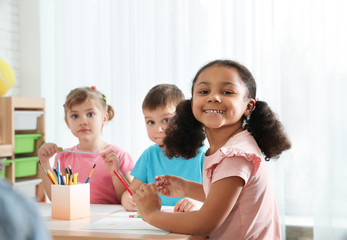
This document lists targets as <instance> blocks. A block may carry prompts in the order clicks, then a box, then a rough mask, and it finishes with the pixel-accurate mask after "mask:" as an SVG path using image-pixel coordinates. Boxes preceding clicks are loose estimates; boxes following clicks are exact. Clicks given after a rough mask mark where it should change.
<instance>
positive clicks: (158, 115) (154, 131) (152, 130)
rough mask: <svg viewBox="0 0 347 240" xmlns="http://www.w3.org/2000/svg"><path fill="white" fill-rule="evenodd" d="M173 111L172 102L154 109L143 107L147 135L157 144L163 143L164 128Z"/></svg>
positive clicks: (174, 108) (174, 109)
mask: <svg viewBox="0 0 347 240" xmlns="http://www.w3.org/2000/svg"><path fill="white" fill-rule="evenodd" d="M175 111H176V107H175V105H173V104H169V105H167V106H165V107H158V108H156V109H155V110H151V109H148V108H144V109H143V115H144V117H145V122H146V128H147V134H148V137H149V139H151V140H152V141H153V142H155V143H156V144H158V145H159V146H162V145H163V140H164V138H165V136H166V135H165V129H166V128H167V126H168V122H169V120H170V118H171V117H172V116H173V114H174V113H175Z"/></svg>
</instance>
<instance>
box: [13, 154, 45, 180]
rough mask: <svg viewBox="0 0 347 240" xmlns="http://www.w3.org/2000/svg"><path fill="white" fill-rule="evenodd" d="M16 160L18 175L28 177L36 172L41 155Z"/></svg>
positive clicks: (16, 172)
mask: <svg viewBox="0 0 347 240" xmlns="http://www.w3.org/2000/svg"><path fill="white" fill-rule="evenodd" d="M14 161H15V176H16V177H28V176H33V175H35V174H36V172H37V162H38V161H39V157H37V156H36V157H24V158H16V159H15V160H14Z"/></svg>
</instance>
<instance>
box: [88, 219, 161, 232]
mask: <svg viewBox="0 0 347 240" xmlns="http://www.w3.org/2000/svg"><path fill="white" fill-rule="evenodd" d="M83 229H89V230H91V229H93V230H130V229H131V230H156V231H159V232H162V233H163V234H166V233H168V232H167V231H164V230H161V229H159V228H156V227H154V226H152V225H150V224H149V223H147V222H145V221H143V220H142V219H141V218H129V217H127V218H122V217H120V218H116V217H105V218H103V219H100V220H99V221H96V222H94V223H92V224H89V225H88V226H86V227H84V228H83Z"/></svg>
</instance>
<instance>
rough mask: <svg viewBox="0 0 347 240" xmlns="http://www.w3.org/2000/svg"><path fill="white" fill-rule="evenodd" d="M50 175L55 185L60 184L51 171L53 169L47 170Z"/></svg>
mask: <svg viewBox="0 0 347 240" xmlns="http://www.w3.org/2000/svg"><path fill="white" fill-rule="evenodd" d="M47 172H48V175H49V176H50V177H51V178H52V181H53V182H54V184H55V185H58V182H57V180H55V177H54V176H53V174H52V173H51V171H49V170H47Z"/></svg>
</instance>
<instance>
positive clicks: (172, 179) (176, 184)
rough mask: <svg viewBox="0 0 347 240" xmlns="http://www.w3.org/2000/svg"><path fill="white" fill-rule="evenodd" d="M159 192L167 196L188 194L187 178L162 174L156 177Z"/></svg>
mask: <svg viewBox="0 0 347 240" xmlns="http://www.w3.org/2000/svg"><path fill="white" fill-rule="evenodd" d="M154 180H156V181H160V182H156V183H155V186H156V187H157V191H158V193H160V194H161V195H163V196H167V197H184V196H186V180H185V179H184V178H181V177H176V176H171V175H161V176H156V177H155V178H154Z"/></svg>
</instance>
